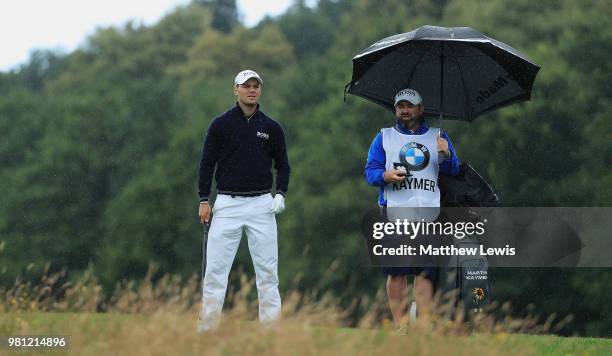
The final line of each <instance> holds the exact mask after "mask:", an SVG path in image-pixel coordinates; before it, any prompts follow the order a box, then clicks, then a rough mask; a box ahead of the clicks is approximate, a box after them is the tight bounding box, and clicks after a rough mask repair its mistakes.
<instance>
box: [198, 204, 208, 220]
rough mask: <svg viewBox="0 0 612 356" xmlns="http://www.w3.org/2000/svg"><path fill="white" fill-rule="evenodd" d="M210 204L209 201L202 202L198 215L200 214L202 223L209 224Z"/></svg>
mask: <svg viewBox="0 0 612 356" xmlns="http://www.w3.org/2000/svg"><path fill="white" fill-rule="evenodd" d="M210 212H211V209H210V204H209V203H208V202H203V203H200V208H199V212H198V215H200V224H207V223H208V221H209V220H210Z"/></svg>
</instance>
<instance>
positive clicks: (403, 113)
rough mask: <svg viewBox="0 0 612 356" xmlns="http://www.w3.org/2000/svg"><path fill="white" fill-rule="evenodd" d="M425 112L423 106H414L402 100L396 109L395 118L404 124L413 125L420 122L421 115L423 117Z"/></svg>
mask: <svg viewBox="0 0 612 356" xmlns="http://www.w3.org/2000/svg"><path fill="white" fill-rule="evenodd" d="M423 110H424V109H423V105H414V104H412V103H409V102H408V101H405V100H402V101H400V102H399V103H397V106H396V107H395V116H397V118H398V119H400V121H402V122H404V123H411V122H413V121H417V120H419V118H420V117H421V115H423Z"/></svg>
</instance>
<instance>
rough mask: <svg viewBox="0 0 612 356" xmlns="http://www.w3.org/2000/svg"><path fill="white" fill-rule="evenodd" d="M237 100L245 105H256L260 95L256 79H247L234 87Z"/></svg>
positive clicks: (259, 86)
mask: <svg viewBox="0 0 612 356" xmlns="http://www.w3.org/2000/svg"><path fill="white" fill-rule="evenodd" d="M234 93H235V94H236V96H237V97H238V101H239V102H241V103H243V104H246V105H256V104H257V102H258V101H259V96H260V95H261V84H259V82H258V81H257V79H253V78H251V79H249V80H247V81H246V82H244V84H240V85H238V86H236V87H235V88H234Z"/></svg>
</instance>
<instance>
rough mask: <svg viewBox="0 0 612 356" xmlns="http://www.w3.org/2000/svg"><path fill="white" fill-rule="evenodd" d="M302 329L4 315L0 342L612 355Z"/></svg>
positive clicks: (532, 341)
mask: <svg viewBox="0 0 612 356" xmlns="http://www.w3.org/2000/svg"><path fill="white" fill-rule="evenodd" d="M310 324H311V323H310V322H307V321H304V320H294V319H289V320H285V321H283V322H282V323H281V324H280V325H279V326H278V327H277V328H274V329H264V328H261V327H260V326H259V324H258V323H257V322H244V321H238V320H236V319H233V318H229V320H227V321H226V322H224V323H223V324H222V325H221V327H220V329H219V330H216V331H214V332H212V333H205V334H198V333H196V331H195V317H194V315H190V314H186V313H168V312H163V313H155V314H152V315H135V314H115V313H100V314H91V313H43V312H36V313H7V314H3V315H2V316H0V335H4V336H10V335H61V336H66V337H67V338H68V339H69V343H70V348H69V350H68V351H69V352H70V353H72V354H79V355H96V354H182V355H189V354H202V353H204V354H209V353H212V354H223V355H225V354H227V355H233V354H241V355H251V354H266V355H285V354H300V355H336V354H338V355H340V354H342V355H343V354H359V355H369V354H384V355H419V354H433V353H436V354H450V355H473V354H480V355H485V354H486V355H490V354H493V355H604V354H609V352H610V350H612V340H608V339H594V338H577V337H572V338H564V337H557V336H548V335H524V334H504V333H500V334H473V335H469V336H456V335H442V333H440V332H437V331H431V330H423V329H415V328H409V329H408V330H407V332H406V335H398V334H397V333H396V332H395V331H393V330H383V329H380V330H376V329H352V328H335V327H330V326H313V325H310ZM289 350H292V351H291V352H289ZM4 351H6V350H2V352H4ZM37 351H41V350H37Z"/></svg>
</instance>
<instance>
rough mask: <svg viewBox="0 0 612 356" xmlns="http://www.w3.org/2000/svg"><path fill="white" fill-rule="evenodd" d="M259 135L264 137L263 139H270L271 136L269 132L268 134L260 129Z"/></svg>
mask: <svg viewBox="0 0 612 356" xmlns="http://www.w3.org/2000/svg"><path fill="white" fill-rule="evenodd" d="M257 137H259V138H263V139H266V140H267V139H269V138H270V135H268V134H267V133H265V132H259V131H257Z"/></svg>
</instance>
